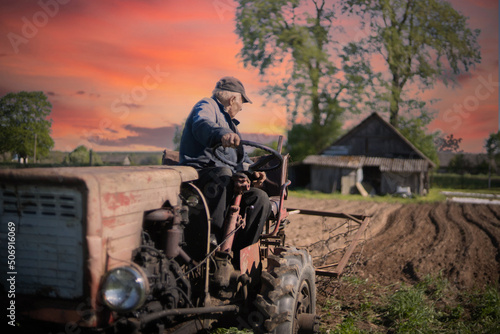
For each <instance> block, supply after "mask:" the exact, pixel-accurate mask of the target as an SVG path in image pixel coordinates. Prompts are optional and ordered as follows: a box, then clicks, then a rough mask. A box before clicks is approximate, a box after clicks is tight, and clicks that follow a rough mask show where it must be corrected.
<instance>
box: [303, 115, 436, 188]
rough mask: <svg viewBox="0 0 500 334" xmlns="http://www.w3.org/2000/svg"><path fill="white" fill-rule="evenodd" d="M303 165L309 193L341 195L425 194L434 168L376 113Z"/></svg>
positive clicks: (433, 165) (429, 161)
mask: <svg viewBox="0 0 500 334" xmlns="http://www.w3.org/2000/svg"><path fill="white" fill-rule="evenodd" d="M303 163H304V164H306V165H309V166H310V184H309V187H310V188H311V189H312V190H318V191H322V192H326V193H331V192H335V191H340V192H341V193H342V194H350V193H358V192H359V193H362V194H367V193H369V194H381V195H384V194H394V193H398V192H399V193H402V194H410V193H411V194H419V195H425V194H427V193H428V191H429V171H430V170H431V169H432V168H434V167H435V164H434V163H433V162H432V161H431V160H430V159H429V158H427V157H426V156H425V155H424V154H423V153H422V152H420V151H419V150H418V149H417V148H416V147H415V146H413V144H411V143H410V142H409V141H408V140H407V139H406V138H405V137H404V136H403V135H402V134H401V133H399V131H398V130H397V129H396V128H394V127H393V126H392V125H391V124H389V123H388V122H386V121H385V120H384V119H383V118H382V117H380V115H378V114H377V113H373V114H371V115H370V116H368V117H367V118H366V119H365V120H363V121H362V122H361V123H360V124H359V125H357V126H356V127H354V128H353V129H352V130H350V131H349V132H348V133H346V134H345V135H344V136H342V137H341V138H340V139H338V140H337V141H336V142H335V143H333V145H331V146H330V147H328V148H327V149H326V150H324V151H323V152H321V154H320V155H311V156H308V157H307V158H306V159H305V160H304V161H303Z"/></svg>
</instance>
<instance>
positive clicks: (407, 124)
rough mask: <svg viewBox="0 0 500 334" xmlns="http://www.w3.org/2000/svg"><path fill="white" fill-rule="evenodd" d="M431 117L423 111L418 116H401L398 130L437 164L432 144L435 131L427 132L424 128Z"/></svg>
mask: <svg viewBox="0 0 500 334" xmlns="http://www.w3.org/2000/svg"><path fill="white" fill-rule="evenodd" d="M431 120H432V119H431V117H430V116H428V115H427V114H425V113H423V114H422V115H421V116H420V117H418V118H403V117H402V118H401V119H400V129H399V131H400V132H401V134H402V135H403V136H405V138H406V139H408V140H409V141H410V142H411V143H412V144H413V145H415V147H416V148H418V149H419V150H420V151H421V152H422V153H423V154H425V156H427V157H428V158H429V159H430V160H431V161H432V162H434V163H435V164H436V166H439V158H438V155H437V150H436V146H435V145H434V140H435V137H436V136H437V132H434V133H431V134H427V133H425V129H427V125H428V124H429V123H430V121H431Z"/></svg>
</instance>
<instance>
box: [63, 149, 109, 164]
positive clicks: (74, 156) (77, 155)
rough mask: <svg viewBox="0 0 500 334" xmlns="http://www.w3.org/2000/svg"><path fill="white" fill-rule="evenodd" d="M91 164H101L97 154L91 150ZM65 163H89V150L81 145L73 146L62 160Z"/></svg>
mask: <svg viewBox="0 0 500 334" xmlns="http://www.w3.org/2000/svg"><path fill="white" fill-rule="evenodd" d="M92 153H93V154H92V165H102V160H101V158H100V157H99V155H97V154H95V153H94V152H92ZM63 164H65V165H74V166H84V165H89V164H90V151H89V150H88V149H87V148H86V147H85V146H83V145H80V146H78V147H77V148H75V149H74V150H73V151H72V152H71V153H69V154H68V155H67V156H66V157H65V158H64V160H63Z"/></svg>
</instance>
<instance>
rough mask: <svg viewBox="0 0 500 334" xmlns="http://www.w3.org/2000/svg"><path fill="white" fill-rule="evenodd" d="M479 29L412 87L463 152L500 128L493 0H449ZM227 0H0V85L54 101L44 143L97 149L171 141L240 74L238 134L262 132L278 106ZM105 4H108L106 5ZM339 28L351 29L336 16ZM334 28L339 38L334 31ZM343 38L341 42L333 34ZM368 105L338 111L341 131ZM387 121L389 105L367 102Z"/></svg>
mask: <svg viewBox="0 0 500 334" xmlns="http://www.w3.org/2000/svg"><path fill="white" fill-rule="evenodd" d="M449 2H450V3H451V4H452V5H453V7H454V8H455V9H457V10H459V11H460V12H462V14H464V16H466V17H468V18H469V19H468V23H469V26H470V28H472V29H475V28H479V29H481V34H480V36H479V40H478V42H479V44H480V45H481V56H482V62H481V63H480V64H478V65H476V66H475V67H474V68H472V69H471V70H470V71H469V72H465V73H462V74H461V75H459V76H458V77H457V84H456V86H454V87H453V86H449V87H445V86H444V85H443V84H442V83H441V82H436V84H435V86H434V88H433V89H429V90H425V91H423V92H420V91H419V90H418V88H417V87H413V88H412V92H411V93H412V94H417V95H420V96H421V97H423V98H424V99H426V100H427V101H430V100H433V99H436V98H439V99H440V100H439V101H438V102H436V103H435V104H434V105H433V106H432V109H435V110H436V111H437V112H438V113H437V117H436V118H435V119H434V121H433V122H432V123H431V124H430V126H429V130H431V131H436V130H441V131H442V132H443V134H444V135H446V134H454V136H455V138H463V141H462V143H461V145H460V148H461V149H462V150H464V151H465V152H464V153H482V152H484V147H483V146H484V141H485V140H486V139H487V138H488V136H489V134H490V133H495V132H497V131H498V130H499V128H498V126H499V123H500V120H499V118H498V113H499V108H498V98H499V90H498V52H499V43H498V1H495V0H481V1H472V0H452V1H449ZM235 8H236V4H235V2H233V1H230V0H213V1H212V0H210V1H203V0H197V1H196V3H195V4H193V3H191V4H190V5H189V6H188V5H186V4H183V3H180V2H167V1H165V2H156V1H154V2H141V1H138V0H130V1H127V2H120V1H106V2H82V1H70V0H41V1H37V2H33V1H28V0H22V1H15V2H2V3H0V9H1V10H0V17H1V21H0V22H1V24H0V33H1V35H2V36H3V38H1V39H0V73H1V76H0V95H1V96H3V95H5V94H7V93H9V92H18V91H23V90H24V91H43V92H44V93H45V94H46V95H47V96H48V99H49V101H50V102H51V103H52V105H53V108H52V113H51V116H50V118H52V119H53V124H52V135H51V136H52V138H53V139H54V141H55V146H54V148H53V150H58V151H65V152H71V151H72V150H74V149H75V148H76V147H77V146H79V145H85V146H86V147H88V148H89V149H93V150H94V151H96V152H101V151H114V152H120V151H143V152H152V151H155V150H163V149H164V148H170V149H172V148H173V141H172V139H173V136H174V133H175V129H176V126H180V124H182V122H183V121H184V120H185V118H186V117H187V115H188V113H189V112H190V111H191V108H192V107H193V105H194V104H195V103H196V102H197V101H199V100H200V99H202V98H203V97H206V96H210V95H211V91H212V89H213V87H214V85H215V82H216V81H217V80H218V79H219V78H220V77H223V76H225V75H232V76H235V77H237V78H239V79H240V80H241V81H242V82H243V84H244V85H245V88H246V91H247V94H248V95H249V97H250V98H251V99H252V100H253V101H254V103H253V104H252V105H248V104H246V105H245V107H244V109H243V111H242V112H241V113H240V114H239V115H238V119H239V120H240V121H241V125H240V126H239V129H240V132H241V133H242V135H243V137H244V139H248V138H245V135H248V134H252V136H257V137H259V139H261V140H260V142H264V143H265V142H266V141H265V140H268V138H272V137H277V136H279V135H283V134H285V133H286V127H287V116H288V115H287V114H286V111H285V107H284V106H283V105H278V104H276V103H272V102H267V105H266V106H263V104H264V103H265V102H266V100H265V98H264V96H263V95H262V94H260V93H259V92H260V90H261V89H262V88H264V83H263V82H262V81H261V77H259V75H258V70H256V69H252V68H245V67H244V66H243V64H242V63H241V60H240V59H239V58H238V57H237V56H236V55H237V53H238V52H239V51H240V48H241V46H242V45H241V41H240V40H239V39H238V36H237V35H236V33H234V30H235V24H234V17H235ZM110 13H113V14H112V15H110ZM343 20H344V21H340V22H343V23H344V28H345V30H346V31H347V35H342V36H343V38H346V36H347V37H348V36H349V34H355V33H356V32H358V33H359V27H358V26H356V25H354V24H352V21H350V20H348V19H345V18H344V19H343ZM342 36H341V37H342ZM340 42H342V41H340ZM372 112H373V110H366V111H365V112H363V114H362V115H346V117H345V118H344V125H343V129H344V130H345V131H347V130H349V129H351V128H352V127H353V126H355V125H357V124H359V122H361V120H362V119H364V118H365V117H366V116H368V115H369V114H371V113H372ZM377 112H379V113H380V114H381V115H382V116H383V117H384V118H385V119H387V117H388V113H387V112H384V111H380V110H377Z"/></svg>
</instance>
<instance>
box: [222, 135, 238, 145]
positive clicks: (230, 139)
mask: <svg viewBox="0 0 500 334" xmlns="http://www.w3.org/2000/svg"><path fill="white" fill-rule="evenodd" d="M240 140H241V139H240V136H238V135H237V134H236V133H234V132H231V133H226V134H225V135H224V136H222V138H221V143H222V146H224V147H233V148H236V147H238V146H240Z"/></svg>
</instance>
